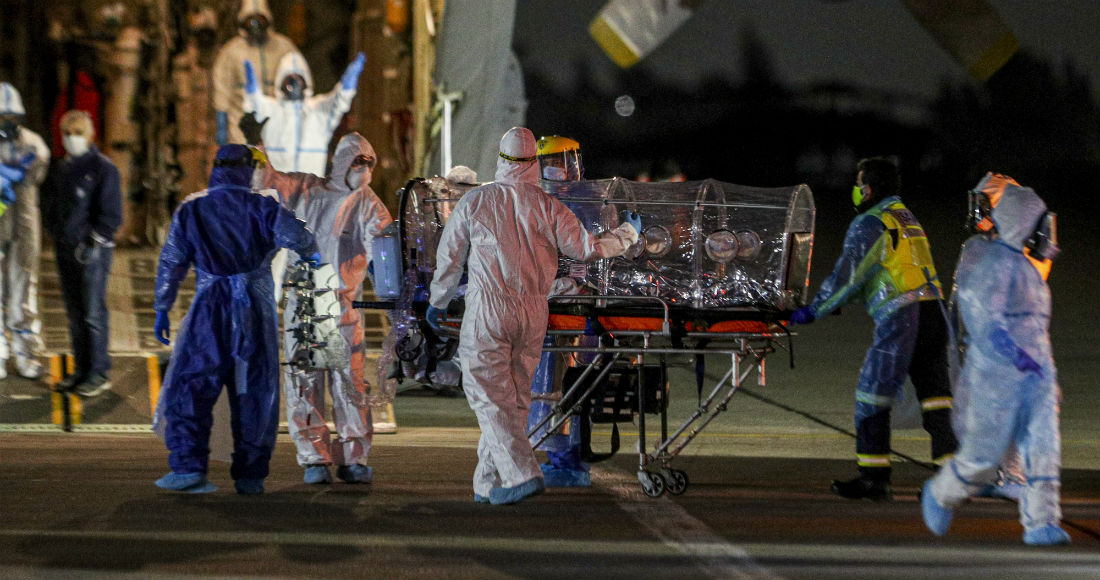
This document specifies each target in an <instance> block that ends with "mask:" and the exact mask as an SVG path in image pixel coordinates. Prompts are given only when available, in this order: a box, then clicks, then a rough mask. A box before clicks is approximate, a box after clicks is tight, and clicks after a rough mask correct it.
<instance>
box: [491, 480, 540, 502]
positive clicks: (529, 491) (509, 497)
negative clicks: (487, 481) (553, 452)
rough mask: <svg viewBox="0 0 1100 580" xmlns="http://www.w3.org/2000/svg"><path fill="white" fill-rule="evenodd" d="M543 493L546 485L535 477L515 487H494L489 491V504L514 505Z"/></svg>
mask: <svg viewBox="0 0 1100 580" xmlns="http://www.w3.org/2000/svg"><path fill="white" fill-rule="evenodd" d="M544 491H546V484H544V483H543V482H542V478H541V477H536V478H534V479H529V480H527V481H525V482H523V483H521V484H519V485H517V486H515V487H496V488H493V489H491V490H489V503H491V504H493V505H505V504H510V503H516V502H520V501H523V500H524V499H526V498H528V497H531V496H533V495H538V494H540V493H542V492H544Z"/></svg>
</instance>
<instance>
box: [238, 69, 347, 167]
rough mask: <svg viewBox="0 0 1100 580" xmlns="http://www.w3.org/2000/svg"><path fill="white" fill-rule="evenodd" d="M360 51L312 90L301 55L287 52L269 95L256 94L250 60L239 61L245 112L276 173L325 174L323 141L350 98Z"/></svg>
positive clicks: (325, 155)
mask: <svg viewBox="0 0 1100 580" xmlns="http://www.w3.org/2000/svg"><path fill="white" fill-rule="evenodd" d="M365 62H366V55H365V54H363V53H359V54H358V55H357V56H356V57H355V60H353V61H352V62H351V64H349V65H348V67H347V69H346V70H345V71H344V74H343V76H342V77H341V79H340V82H339V83H338V84H337V85H336V87H335V88H333V89H332V90H331V91H329V92H328V93H325V94H323V95H314V94H313V77H312V75H311V74H310V72H309V66H308V65H307V64H306V61H305V59H303V58H302V55H300V54H298V53H296V52H295V53H289V54H287V55H286V56H284V57H283V58H282V60H281V61H280V62H279V68H278V70H277V71H276V73H275V83H276V86H277V87H278V89H277V91H276V96H275V97H269V96H267V95H264V94H263V93H262V92H260V85H259V82H257V79H256V72H255V69H254V68H253V64H252V63H251V62H245V64H244V67H245V69H244V70H245V72H244V75H245V94H246V95H245V101H244V111H245V113H246V114H247V113H253V112H254V113H256V117H257V121H258V122H260V123H261V124H262V127H263V128H262V129H261V132H260V135H261V137H262V139H263V144H264V150H265V151H266V152H267V155H268V158H269V159H270V160H271V164H272V165H273V166H274V167H275V168H276V169H278V170H279V171H286V172H304V173H312V174H314V175H316V176H318V177H323V176H324V175H325V167H326V166H327V165H328V144H329V141H331V140H332V133H333V131H335V130H336V127H337V126H338V125H339V124H340V119H342V118H343V117H344V113H347V112H348V109H350V108H351V101H352V99H354V98H355V92H356V86H357V85H358V83H359V75H360V73H362V72H363V65H364V63H365Z"/></svg>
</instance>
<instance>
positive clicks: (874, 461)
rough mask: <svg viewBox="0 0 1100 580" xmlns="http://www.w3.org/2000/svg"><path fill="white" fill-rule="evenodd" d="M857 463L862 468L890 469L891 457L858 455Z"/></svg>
mask: <svg viewBox="0 0 1100 580" xmlns="http://www.w3.org/2000/svg"><path fill="white" fill-rule="evenodd" d="M856 462H857V463H858V464H859V466H860V467H890V456H889V455H862V454H859V453H857V454H856Z"/></svg>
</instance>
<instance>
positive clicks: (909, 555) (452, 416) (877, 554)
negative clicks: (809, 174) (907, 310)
mask: <svg viewBox="0 0 1100 580" xmlns="http://www.w3.org/2000/svg"><path fill="white" fill-rule="evenodd" d="M833 242H836V240H830V241H827V242H825V243H821V242H819V247H822V248H823V249H824V250H825V251H821V252H819V253H818V255H815V258H818V260H820V261H821V262H823V263H825V264H828V263H830V261H831V259H832V257H831V256H829V255H828V251H827V250H828V248H829V247H831V246H832V245H839V243H838V242H837V243H836V244H833ZM155 258H156V252H155V251H153V250H122V251H119V253H118V255H117V256H116V268H115V270H114V272H113V275H112V278H111V297H110V303H111V310H112V331H111V332H112V335H111V337H112V350H113V352H114V354H115V368H114V369H113V371H112V380H113V382H114V383H115V388H114V389H113V390H112V391H110V392H108V393H105V394H104V395H102V396H100V397H96V398H94V399H89V400H86V401H83V403H82V405H81V409H80V411H81V422H80V424H78V425H76V426H75V427H74V430H73V432H63V431H61V429H60V427H59V426H57V425H55V424H53V422H52V420H53V419H54V411H53V407H52V403H51V395H50V393H49V391H48V388H47V385H46V384H45V383H43V382H34V381H27V380H24V379H20V378H17V377H15V376H14V374H13V375H12V377H11V378H9V379H7V380H6V381H0V497H2V498H3V502H0V554H2V555H3V557H2V558H0V579H7V578H66V579H67V578H93V579H95V578H103V579H116V578H126V579H129V578H201V579H207V578H570V577H585V578H624V579H625V578H677V579H679V578H792V579H793V578H815V579H817V578H821V579H829V578H838V579H839V578H845V579H850V578H853V577H859V578H998V579H1000V578H1091V579H1093V580H1095V578H1097V577H1100V389H1097V388H1096V387H1097V385H1098V384H1100V355H1098V353H1097V351H1096V345H1097V344H1100V328H1097V325H1096V324H1095V322H1097V320H1100V319H1098V318H1097V317H1096V311H1097V307H1096V297H1095V296H1093V297H1092V298H1091V299H1090V301H1088V302H1081V303H1078V304H1076V305H1074V304H1066V303H1065V302H1062V303H1061V304H1066V305H1065V306H1063V307H1062V309H1061V310H1060V311H1057V310H1056V315H1057V316H1060V317H1061V318H1059V319H1058V320H1059V321H1061V322H1057V323H1056V324H1055V325H1054V327H1053V330H1052V333H1053V338H1054V343H1055V349H1056V360H1057V361H1058V365H1059V377H1060V381H1061V384H1062V387H1063V390H1064V401H1065V404H1064V406H1063V409H1062V442H1063V467H1064V469H1063V474H1062V476H1063V488H1062V504H1063V510H1064V519H1063V526H1064V527H1065V528H1066V529H1067V531H1069V533H1070V535H1071V536H1072V538H1073V545H1072V546H1069V547H1062V548H1047V549H1034V548H1028V547H1026V546H1024V545H1023V544H1022V542H1021V532H1022V530H1021V528H1020V525H1019V523H1018V521H1017V519H1018V514H1017V508H1016V505H1015V504H1013V503H1011V502H1007V501H1003V500H991V499H976V500H974V501H972V502H970V503H969V504H967V505H965V506H963V507H962V508H960V510H959V511H958V512H957V514H956V520H955V523H954V525H953V527H952V529H951V532H950V533H949V534H948V535H947V536H946V537H944V538H935V537H933V536H932V535H931V534H930V533H929V532H928V531H927V530H926V529H925V528H924V525H923V523H922V521H921V516H920V506H919V502H918V501H917V492H918V490H919V489H920V486H921V484H922V483H923V481H924V480H925V479H926V478H927V477H928V476H930V475H931V473H932V472H931V469H930V467H928V466H926V465H925V464H924V463H923V462H926V461H928V459H929V457H928V448H929V444H928V438H927V436H926V434H925V433H924V432H923V431H921V430H920V429H919V428H913V427H915V426H916V425H915V423H913V421H912V417H909V418H908V419H907V418H906V417H905V415H906V414H905V413H904V412H902V411H900V410H899V411H898V412H897V413H896V415H898V417H896V429H895V431H894V437H893V446H894V449H895V450H896V451H897V453H898V455H896V456H895V458H894V467H895V470H894V488H895V498H894V501H892V502H877V503H876V502H869V501H849V500H844V499H842V498H839V497H836V496H834V495H833V494H831V493H830V492H829V482H830V481H831V480H832V479H847V478H850V477H852V476H853V475H854V474H855V464H854V457H853V456H854V440H853V439H852V437H851V429H852V427H851V422H852V419H851V414H852V391H853V386H854V385H855V382H856V379H857V377H858V367H859V362H860V360H861V359H862V355H863V350H864V349H865V348H866V343H867V340H868V338H869V336H870V331H871V324H870V322H869V321H868V320H867V318H866V316H864V315H862V314H860V313H857V312H854V311H853V312H850V313H849V312H846V313H845V315H843V316H839V317H835V318H834V317H830V318H829V319H828V320H823V321H819V322H818V323H816V324H815V325H814V326H811V327H805V328H800V329H798V332H799V336H797V337H796V340H795V348H796V353H795V357H794V359H795V368H794V369H791V368H789V365H788V353H787V352H784V351H779V352H776V353H773V354H772V355H771V356H770V357H769V359H768V361H769V362H768V367H767V374H766V384H764V385H758V384H757V383H756V380H755V378H750V379H749V380H748V381H747V383H746V385H745V387H743V388H742V389H741V390H740V391H739V392H738V393H737V394H736V395H735V396H734V397H733V398H732V399H731V401H730V404H729V407H728V410H727V411H726V412H724V413H722V414H720V415H718V417H717V418H716V419H715V420H714V421H713V422H712V423H711V424H710V425H708V426H707V428H706V429H705V430H704V431H703V432H702V433H701V434H700V435H699V436H698V438H696V439H695V440H694V441H693V442H692V443H691V444H690V445H689V446H688V447H687V448H686V449H685V451H684V453H683V454H682V455H681V456H680V457H678V458H677V459H676V460H675V462H674V467H676V468H677V469H681V470H683V471H684V472H685V473H686V474H687V476H688V478H689V481H690V483H689V485H688V487H687V489H686V491H685V493H683V494H682V495H669V494H665V495H663V496H662V497H660V498H650V497H647V496H645V495H644V494H643V493H642V490H641V486H640V485H639V483H638V480H637V476H636V471H637V463H638V456H637V455H636V453H635V452H634V449H635V443H636V440H637V426H636V425H631V424H621V425H620V426H619V427H620V430H621V432H622V433H621V435H622V447H621V449H620V451H619V453H618V454H617V455H615V456H614V457H613V458H612V459H610V460H609V461H606V462H602V463H598V464H596V465H595V466H594V467H593V470H592V474H593V485H592V487H590V488H571V489H551V490H549V491H548V492H547V493H546V494H545V495H543V496H540V497H536V498H533V499H531V500H529V501H526V502H523V503H520V504H517V505H513V506H502V507H497V506H488V505H480V504H475V503H474V502H473V501H472V490H471V482H470V478H471V476H472V473H473V468H474V464H475V462H476V445H477V438H478V430H477V425H476V421H475V419H474V417H473V413H472V412H471V411H470V410H469V408H468V406H467V405H466V402H465V400H464V398H462V397H461V396H457V397H447V396H439V395H436V394H434V393H433V392H431V391H428V390H425V389H423V388H421V387H419V386H418V385H416V384H408V385H405V386H404V387H403V389H402V391H401V392H400V393H399V395H398V397H397V399H396V401H395V405H394V407H395V410H396V423H397V429H396V433H393V434H376V436H375V439H374V447H373V449H372V451H371V454H370V462H371V465H372V466H373V468H374V470H375V481H374V483H373V484H370V485H348V484H343V483H337V484H332V485H321V486H311V485H306V484H304V483H302V480H301V477H302V471H301V468H299V467H298V466H297V465H296V464H295V460H294V451H293V447H292V445H291V443H290V442H289V440H288V439H287V438H286V435H285V434H284V435H280V439H279V443H278V447H277V449H276V452H275V456H274V458H273V460H272V473H271V476H270V477H269V478H268V479H267V482H266V493H265V494H264V495H262V496H257V497H243V496H238V495H236V494H235V493H234V492H233V484H232V481H231V480H230V478H229V475H228V465H227V464H224V463H219V462H212V467H211V474H210V477H211V480H212V481H213V482H214V483H215V484H216V485H218V486H219V487H220V489H219V490H218V491H217V492H215V493H212V494H206V495H188V494H176V493H169V492H165V491H162V490H160V489H158V488H156V487H155V486H154V485H153V481H154V480H155V479H157V478H158V477H159V476H161V475H163V474H164V473H165V472H166V471H168V467H167V461H166V458H167V452H166V450H165V449H164V446H163V443H162V442H161V441H160V440H159V439H157V438H156V437H155V436H154V435H152V434H151V433H150V432H149V419H150V416H151V411H150V401H149V398H150V393H149V389H148V385H147V377H148V365H147V357H149V356H154V357H156V356H158V355H159V356H163V355H164V353H166V352H167V350H166V349H164V348H163V347H161V346H160V345H159V343H155V342H152V340H153V339H152V333H151V328H152V321H153V315H152V312H151V310H150V309H149V305H150V304H151V296H152V278H153V275H154V270H155ZM48 259H49V257H48V256H47V261H48ZM1095 267H1096V266H1095V264H1091V263H1090V264H1087V267H1085V270H1083V271H1082V272H1079V273H1074V274H1070V272H1066V273H1065V274H1063V275H1065V276H1066V278H1063V279H1064V280H1065V279H1069V280H1072V279H1073V275H1077V276H1078V279H1080V278H1079V277H1080V276H1092V278H1089V279H1092V280H1095V279H1096V276H1095V272H1094V269H1095ZM1067 270H1069V268H1067ZM53 272H54V270H53V265H52V263H50V264H49V265H47V264H46V263H44V265H43V270H42V277H43V282H42V291H41V294H42V295H41V304H42V306H43V314H44V320H45V322H46V328H47V331H46V337H47V342H48V345H49V346H50V347H51V348H52V349H54V351H55V352H64V350H65V348H66V342H67V334H66V326H65V322H64V313H63V310H61V304H60V296H59V294H58V293H57V292H56V291H55V290H53V289H51V288H52V286H51V284H56V282H51V280H50V279H49V278H50V275H51V274H52V275H53V276H54V278H56V274H54V273H53ZM1052 285H1053V283H1052ZM1093 288H1095V286H1094V285H1093ZM1060 291H1061V290H1059V289H1058V288H1055V293H1056V298H1057V295H1058V293H1059V292H1060ZM1093 294H1095V293H1093ZM189 297H190V295H189V294H188V293H187V292H183V293H181V298H180V304H179V305H178V308H177V311H176V312H174V313H173V317H172V321H173V323H174V325H176V324H178V322H179V320H180V319H181V318H182V307H183V306H186V304H187V301H188V300H189ZM853 310H854V309H853ZM1071 321H1085V323H1076V324H1075V323H1071ZM384 325H385V322H384V319H383V318H382V317H379V318H378V321H377V323H376V324H374V325H372V330H371V331H370V332H369V333H368V340H373V341H378V342H380V337H381V336H382V333H383V332H384V330H385V326H384ZM674 362H676V361H674ZM678 362H680V363H682V364H681V365H680V366H677V367H676V368H674V369H673V373H672V376H671V394H670V405H671V408H670V411H669V417H670V420H672V421H673V423H674V425H675V424H676V422H678V421H680V420H682V419H684V418H685V417H687V416H688V415H690V414H691V412H692V411H693V410H695V408H696V406H697V400H698V394H697V391H696V385H695V380H694V375H693V371H692V369H691V365H690V364H688V363H689V362H690V361H689V360H680V361H678ZM725 365H728V363H727V362H726V359H724V358H723V357H718V356H711V357H708V358H707V367H706V377H707V381H706V389H710V388H711V387H712V386H713V385H714V383H715V381H717V379H718V378H719V377H720V376H721V374H722V373H723V372H724V371H725V370H726V368H727V367H726V366H725ZM648 420H649V421H650V425H651V429H652V425H654V422H653V417H652V416H650V417H649V418H648ZM609 434H610V430H609V428H608V427H607V426H605V425H601V426H598V427H597V430H596V433H595V435H594V446H595V447H597V450H599V449H602V448H606V445H607V440H608V437H609ZM652 437H653V432H652V431H650V433H649V438H650V443H652Z"/></svg>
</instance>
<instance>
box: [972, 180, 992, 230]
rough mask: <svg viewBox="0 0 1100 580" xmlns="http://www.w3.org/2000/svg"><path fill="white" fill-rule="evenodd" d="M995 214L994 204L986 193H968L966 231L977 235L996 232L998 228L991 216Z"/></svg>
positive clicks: (973, 191)
mask: <svg viewBox="0 0 1100 580" xmlns="http://www.w3.org/2000/svg"><path fill="white" fill-rule="evenodd" d="M992 212H993V202H992V201H990V199H989V195H988V194H986V193H985V192H984V191H975V190H970V191H968V192H967V208H966V229H968V230H970V231H971V232H974V233H976V234H987V233H991V232H994V231H995V230H996V226H994V225H993V219H992V218H991V217H990V214H991V213H992Z"/></svg>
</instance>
